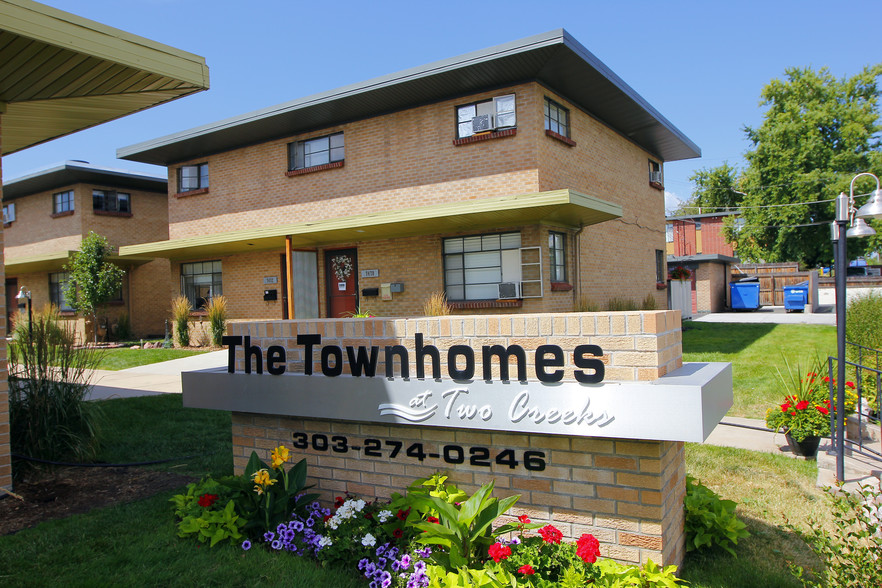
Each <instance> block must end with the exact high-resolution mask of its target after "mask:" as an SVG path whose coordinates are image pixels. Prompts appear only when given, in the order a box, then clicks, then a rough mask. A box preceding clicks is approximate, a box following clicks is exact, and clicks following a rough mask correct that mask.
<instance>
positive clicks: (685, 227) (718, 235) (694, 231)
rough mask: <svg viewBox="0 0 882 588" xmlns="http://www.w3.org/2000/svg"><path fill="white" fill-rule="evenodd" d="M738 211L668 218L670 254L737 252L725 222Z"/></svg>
mask: <svg viewBox="0 0 882 588" xmlns="http://www.w3.org/2000/svg"><path fill="white" fill-rule="evenodd" d="M737 214H738V213H737V212H712V213H707V214H694V215H686V216H669V217H668V218H667V227H666V229H667V237H666V240H667V247H666V251H667V254H668V255H673V256H675V257H682V256H686V255H701V254H705V255H708V254H710V255H713V254H718V255H728V256H730V257H732V256H734V255H735V249H734V247H733V244H732V243H731V242H730V241H728V240H726V238H725V236H724V235H723V227H724V222H725V220H726V219H727V218H729V217H737Z"/></svg>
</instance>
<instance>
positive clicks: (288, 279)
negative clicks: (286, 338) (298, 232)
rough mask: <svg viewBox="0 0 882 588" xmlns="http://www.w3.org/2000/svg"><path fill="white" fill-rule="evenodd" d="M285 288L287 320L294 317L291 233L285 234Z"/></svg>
mask: <svg viewBox="0 0 882 588" xmlns="http://www.w3.org/2000/svg"><path fill="white" fill-rule="evenodd" d="M285 273H286V274H287V275H286V276H285V290H286V294H287V298H288V320H293V319H294V284H293V282H294V268H293V260H292V259H291V235H285Z"/></svg>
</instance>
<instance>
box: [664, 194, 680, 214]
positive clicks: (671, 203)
mask: <svg viewBox="0 0 882 588" xmlns="http://www.w3.org/2000/svg"><path fill="white" fill-rule="evenodd" d="M681 204H683V200H681V199H680V197H679V196H677V195H676V194H675V193H674V192H669V191H667V190H665V213H666V214H671V212H672V211H674V210H675V209H676V208H677V207H678V206H680V205H681Z"/></svg>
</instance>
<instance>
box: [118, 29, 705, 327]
mask: <svg viewBox="0 0 882 588" xmlns="http://www.w3.org/2000/svg"><path fill="white" fill-rule="evenodd" d="M117 154H118V156H119V157H120V158H122V159H128V160H132V161H140V162H145V163H151V164H157V165H163V166H167V168H168V238H167V239H162V240H154V241H151V242H145V243H141V244H132V245H126V246H123V247H121V248H120V255H121V257H122V258H123V259H125V258H128V257H133V258H142V257H154V258H164V259H167V260H169V262H170V268H171V275H172V279H171V284H172V285H171V287H170V290H169V292H168V295H167V296H166V298H168V299H170V298H172V297H174V296H176V295H178V294H181V293H183V294H184V295H186V296H187V297H189V298H190V300H191V304H192V306H193V308H194V309H198V308H199V307H200V306H202V305H203V304H204V302H205V301H206V300H207V299H209V298H210V297H211V296H216V295H220V294H223V295H225V296H226V297H227V299H228V309H229V313H230V317H231V318H233V319H282V318H289V317H290V318H295V317H296V318H312V317H339V316H347V315H349V314H351V313H354V312H357V311H358V310H359V309H360V310H362V311H365V310H366V311H369V312H370V313H372V314H375V315H380V316H418V315H421V314H422V312H423V311H422V308H423V304H424V301H425V300H426V298H427V297H428V296H429V295H430V294H431V293H433V292H445V293H446V294H447V298H448V300H449V301H450V304H451V306H452V308H453V310H454V312H457V313H468V314H486V313H499V312H506V313H510V312H525V313H534V312H567V311H572V310H574V308H578V307H579V305H584V304H586V303H587V304H595V305H603V304H605V303H606V302H607V301H608V300H610V299H612V298H618V299H623V298H624V299H630V300H633V301H636V302H642V301H644V300H645V299H646V298H647V297H648V298H652V299H653V301H654V302H655V303H656V304H657V306H658V307H659V308H664V307H665V304H666V301H665V293H664V292H660V291H658V289H657V288H656V284H657V283H658V282H659V281H663V280H664V277H665V275H666V267H665V240H664V234H665V217H664V190H663V164H664V162H666V161H674V160H680V159H686V158H692V157H698V156H700V150H699V148H698V147H697V146H696V145H695V144H694V143H692V142H691V141H690V140H689V139H688V138H687V137H686V136H685V135H684V134H683V133H682V132H680V131H679V130H678V129H677V128H676V127H675V126H674V125H673V124H671V123H670V122H669V121H668V120H667V119H665V118H664V117H663V116H662V115H661V114H660V113H659V112H657V111H656V110H655V109H654V108H653V107H652V106H650V105H649V104H648V103H647V102H646V101H645V100H644V99H643V98H642V97H640V96H639V95H638V94H637V93H636V92H635V91H634V90H633V89H632V88H631V87H629V86H628V85H627V84H626V83H625V82H624V81H622V80H621V79H620V78H619V77H618V76H616V75H615V74H614V73H613V72H612V71H611V70H610V69H609V68H607V67H606V66H605V65H603V64H602V63H601V62H600V61H599V60H598V59H597V58H596V57H594V56H593V55H592V54H591V53H590V52H588V50H587V49H585V48H584V47H583V46H582V45H581V44H579V43H578V42H577V41H576V40H575V39H573V38H572V37H571V36H570V35H569V34H568V33H567V32H566V31H563V30H557V31H552V32H550V33H545V34H541V35H537V36H534V37H530V38H527V39H523V40H520V41H515V42H512V43H508V44H505V45H501V46H497V47H492V48H489V49H486V50H483V51H477V52H474V53H470V54H466V55H462V56H459V57H454V58H451V59H447V60H443V61H440V62H436V63H431V64H428V65H425V66H422V67H417V68H413V69H410V70H406V71H402V72H399V73H395V74H391V75H388V76H384V77H381V78H377V79H373V80H369V81H367V82H363V83H358V84H354V85H351V86H347V87H344V88H339V89H336V90H331V91H328V92H325V93H322V94H318V95H314V96H308V97H306V98H302V99H298V100H293V101H291V102H288V103H284V104H280V105H277V106H273V107H269V108H266V109H263V110H260V111H256V112H251V113H247V114H244V115H241V116H238V117H234V118H231V119H227V120H223V121H220V122H217V123H213V124H208V125H205V126H202V127H199V128H196V129H191V130H187V131H183V132H181V133H177V134H174V135H171V136H166V137H161V138H158V139H155V140H151V141H147V142H144V143H140V144H137V145H132V146H129V147H124V148H121V149H119V150H118V153H117Z"/></svg>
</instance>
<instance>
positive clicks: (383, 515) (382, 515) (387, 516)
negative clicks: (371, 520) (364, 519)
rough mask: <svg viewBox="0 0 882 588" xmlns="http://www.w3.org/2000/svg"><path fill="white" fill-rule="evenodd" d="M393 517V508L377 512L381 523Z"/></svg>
mask: <svg viewBox="0 0 882 588" xmlns="http://www.w3.org/2000/svg"><path fill="white" fill-rule="evenodd" d="M391 518H392V511H391V510H381V511H380V512H378V513H377V520H378V521H380V522H381V523H385V522H386V521H388V520H389V519H391Z"/></svg>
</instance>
